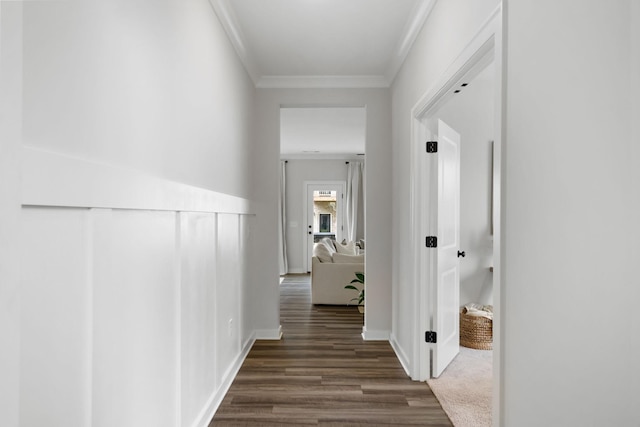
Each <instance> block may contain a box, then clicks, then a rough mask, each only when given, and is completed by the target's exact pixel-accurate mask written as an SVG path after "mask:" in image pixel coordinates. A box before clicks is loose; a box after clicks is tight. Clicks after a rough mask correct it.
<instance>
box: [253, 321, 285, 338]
mask: <svg viewBox="0 0 640 427" xmlns="http://www.w3.org/2000/svg"><path fill="white" fill-rule="evenodd" d="M255 337H256V339H257V340H274V341H278V340H281V339H282V325H280V326H279V327H278V329H256V331H255Z"/></svg>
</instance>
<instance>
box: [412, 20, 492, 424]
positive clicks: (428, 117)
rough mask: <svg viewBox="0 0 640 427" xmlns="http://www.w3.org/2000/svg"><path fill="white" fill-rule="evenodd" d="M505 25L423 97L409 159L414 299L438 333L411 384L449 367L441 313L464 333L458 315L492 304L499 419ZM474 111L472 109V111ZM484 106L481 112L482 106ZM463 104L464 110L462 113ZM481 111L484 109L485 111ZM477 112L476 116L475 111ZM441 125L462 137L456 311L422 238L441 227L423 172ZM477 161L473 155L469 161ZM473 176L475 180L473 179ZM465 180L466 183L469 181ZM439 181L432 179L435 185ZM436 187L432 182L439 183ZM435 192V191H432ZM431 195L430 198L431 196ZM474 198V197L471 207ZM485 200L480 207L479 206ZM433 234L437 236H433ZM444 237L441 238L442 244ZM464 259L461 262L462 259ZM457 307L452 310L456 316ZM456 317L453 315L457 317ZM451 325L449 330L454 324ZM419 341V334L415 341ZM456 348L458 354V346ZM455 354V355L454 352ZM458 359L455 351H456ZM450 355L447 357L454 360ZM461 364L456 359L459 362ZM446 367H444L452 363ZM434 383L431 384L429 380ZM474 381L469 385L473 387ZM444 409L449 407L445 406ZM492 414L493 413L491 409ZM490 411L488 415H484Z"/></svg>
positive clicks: (427, 326) (421, 348)
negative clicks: (441, 357) (446, 301)
mask: <svg viewBox="0 0 640 427" xmlns="http://www.w3.org/2000/svg"><path fill="white" fill-rule="evenodd" d="M500 20H501V15H500V13H499V11H498V13H496V14H495V15H494V16H493V18H492V20H491V21H490V22H489V23H488V24H487V26H486V27H484V28H483V29H482V30H481V32H480V33H479V34H478V35H477V36H476V38H475V39H474V40H473V41H472V42H471V43H470V44H469V46H468V47H467V48H466V49H465V51H464V52H462V54H461V55H460V57H459V58H458V60H457V61H456V62H455V63H454V64H452V66H451V67H450V69H449V70H448V71H447V73H446V74H445V75H444V76H443V77H442V79H441V81H440V84H438V85H436V86H435V89H434V90H432V91H431V92H429V93H427V94H425V96H424V97H423V99H422V100H421V101H420V102H419V103H418V104H417V105H416V107H414V109H413V111H412V114H413V119H414V127H413V130H414V133H413V141H414V143H413V144H412V153H413V154H414V155H415V157H414V159H415V160H414V164H413V165H412V166H413V168H414V169H413V178H414V182H415V183H416V186H415V188H414V193H413V197H414V204H413V205H414V223H413V225H414V227H415V229H416V230H420V233H416V234H417V235H418V236H419V238H416V239H415V241H414V244H415V246H414V247H415V250H416V256H415V259H414V261H415V266H416V269H415V279H416V280H415V282H414V283H415V291H416V299H417V303H416V305H417V307H418V308H417V314H416V325H417V327H418V328H419V330H422V331H433V332H437V333H438V337H437V340H434V341H438V342H433V343H427V342H425V341H426V340H425V336H424V332H423V333H422V336H421V339H420V342H419V343H417V350H416V357H417V363H416V365H415V366H414V370H413V372H412V377H413V378H414V379H416V380H420V381H425V380H428V379H430V378H435V377H438V376H439V375H440V374H442V371H444V372H445V375H446V363H445V366H438V364H440V362H442V361H438V360H436V359H437V355H438V353H439V351H440V350H441V349H439V348H438V347H439V346H440V345H441V344H442V342H439V341H441V340H440V336H439V335H440V330H439V329H442V327H441V326H440V325H439V324H438V323H439V322H438V317H439V311H442V309H443V308H446V309H447V310H449V311H450V312H449V313H448V314H449V315H450V316H449V319H454V320H451V322H454V321H455V323H456V325H455V328H456V329H457V331H459V325H458V321H457V320H458V319H457V318H456V317H457V316H458V310H459V309H460V306H464V305H466V304H467V303H469V302H482V303H485V304H487V303H492V305H494V308H495V310H494V313H495V315H494V318H493V353H492V356H493V362H492V363H493V369H492V372H490V373H489V376H488V378H487V382H488V384H489V391H490V392H489V396H488V400H489V404H487V405H486V406H485V412H486V413H487V416H488V417H489V420H490V419H491V417H493V418H494V419H499V414H500V408H499V401H500V393H501V389H500V370H499V366H500V360H501V357H500V331H501V325H500V317H499V313H500V274H499V273H500V272H499V266H500V235H501V234H500V189H501V184H500V169H501V142H500V136H501V114H502V112H501V111H502V110H501V95H500V90H501V85H500V83H499V82H501V62H500V54H499V52H500V48H501V47H500V42H499V33H500V25H499V24H500ZM481 88H482V90H480V92H482V96H480V97H479V98H476V101H477V100H478V99H481V101H478V102H475V101H469V100H468V99H466V100H465V97H466V96H467V95H469V94H471V93H473V92H474V91H475V92H478V89H481ZM474 102H475V105H471V104H474ZM482 103H484V104H482ZM465 104H466V105H465ZM480 104H482V105H480ZM472 107H473V108H472ZM441 119H444V121H445V122H447V123H448V124H449V125H451V126H452V127H453V128H454V129H456V130H457V131H458V132H459V133H460V134H461V145H460V147H461V164H460V166H461V190H460V192H461V204H460V207H461V210H460V245H459V248H458V249H457V251H458V254H460V253H465V255H466V257H465V258H458V262H459V263H460V269H459V271H460V276H459V277H460V281H459V284H460V285H461V288H460V292H459V293H457V295H456V296H457V297H458V298H459V301H456V302H454V303H453V304H452V305H451V306H449V307H445V306H442V298H440V296H441V295H438V277H439V273H440V272H439V270H438V268H439V266H438V262H437V261H438V258H437V256H434V252H430V251H432V249H429V248H426V247H425V242H424V236H429V235H430V234H431V233H433V234H434V235H437V234H438V233H439V232H440V231H439V220H438V215H437V213H436V214H435V215H434V214H431V215H430V214H429V213H430V212H431V211H430V208H431V206H432V204H433V203H437V191H434V190H433V188H435V189H437V185H438V175H437V169H436V174H435V175H434V174H430V175H429V174H427V173H425V172H426V171H428V170H429V169H430V168H431V171H433V167H436V168H437V166H433V163H432V164H431V166H429V165H427V164H425V162H426V160H425V159H424V155H423V153H425V148H424V145H425V141H430V140H436V139H437V138H436V136H437V135H438V134H439V132H438V125H437V122H438V121H439V120H441ZM470 153H472V154H470ZM474 174H475V178H470V176H472V175H474ZM465 175H466V178H465ZM434 176H435V178H434ZM434 179H435V182H434ZM434 186H435V187H434ZM430 189H431V190H430ZM474 195H475V196H477V197H476V199H475V201H474ZM478 200H480V202H478ZM434 230H435V231H434ZM438 237H440V236H438ZM459 256H460V255H459ZM452 307H453V308H452ZM453 310H455V311H453ZM451 322H450V323H451ZM417 335H420V334H417ZM454 347H455V346H454ZM449 350H451V348H450V349H449ZM451 351H452V352H453V353H457V351H458V349H455V348H454V349H453V350H451ZM451 351H449V356H451ZM456 360H458V359H456ZM448 361H450V360H447V361H445V362H448ZM432 381H433V380H432ZM471 381H472V380H471ZM442 403H443V407H444V406H445V405H446V404H447V403H446V402H442ZM492 406H493V410H492V409H491V407H492ZM486 408H488V409H486Z"/></svg>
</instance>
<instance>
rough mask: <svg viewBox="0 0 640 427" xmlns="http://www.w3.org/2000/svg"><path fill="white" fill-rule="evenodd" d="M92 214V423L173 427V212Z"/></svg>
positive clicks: (175, 315)
mask: <svg viewBox="0 0 640 427" xmlns="http://www.w3.org/2000/svg"><path fill="white" fill-rule="evenodd" d="M92 219H93V226H94V239H93V244H94V247H93V280H94V286H95V288H94V316H95V317H94V351H93V357H94V359H93V360H94V361H93V375H94V378H93V402H94V410H93V420H94V422H93V426H94V427H111V426H122V427H128V426H131V427H137V426H143V425H148V426H151V425H153V426H175V425H176V423H177V418H176V417H177V410H178V408H177V404H178V399H177V397H178V396H177V392H178V390H179V387H178V384H177V374H178V373H177V368H178V366H177V354H178V349H179V345H178V342H177V338H178V307H177V301H179V299H178V292H177V290H178V289H177V286H176V244H175V237H176V218H175V214H174V213H172V212H152V211H146V212H145V211H111V210H96V211H94V213H93V218H92Z"/></svg>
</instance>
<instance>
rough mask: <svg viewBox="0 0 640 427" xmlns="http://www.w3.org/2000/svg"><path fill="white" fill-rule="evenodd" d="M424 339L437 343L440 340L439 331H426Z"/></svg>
mask: <svg viewBox="0 0 640 427" xmlns="http://www.w3.org/2000/svg"><path fill="white" fill-rule="evenodd" d="M424 340H425V342H428V343H433V344H436V343H437V342H438V333H437V332H434V331H427V332H425V333H424Z"/></svg>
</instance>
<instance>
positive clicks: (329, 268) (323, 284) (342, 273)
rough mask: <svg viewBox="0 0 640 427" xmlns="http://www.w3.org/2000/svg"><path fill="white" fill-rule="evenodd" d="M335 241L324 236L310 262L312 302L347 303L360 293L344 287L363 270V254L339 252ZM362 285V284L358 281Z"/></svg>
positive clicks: (351, 302) (315, 248) (314, 250)
mask: <svg viewBox="0 0 640 427" xmlns="http://www.w3.org/2000/svg"><path fill="white" fill-rule="evenodd" d="M334 245H335V243H334V242H332V241H331V240H330V239H322V240H321V241H320V242H318V243H316V244H315V245H314V249H313V258H312V263H311V302H312V303H313V304H327V305H348V304H354V305H355V304H357V301H351V299H352V298H356V297H357V296H358V292H356V291H354V290H353V289H345V288H344V287H345V286H346V285H348V284H350V283H351V281H352V280H353V279H355V278H356V273H357V272H362V273H364V254H360V255H352V254H348V253H340V252H338V251H336V247H335V246H334ZM355 285H356V287H359V286H360V285H359V284H355Z"/></svg>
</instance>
